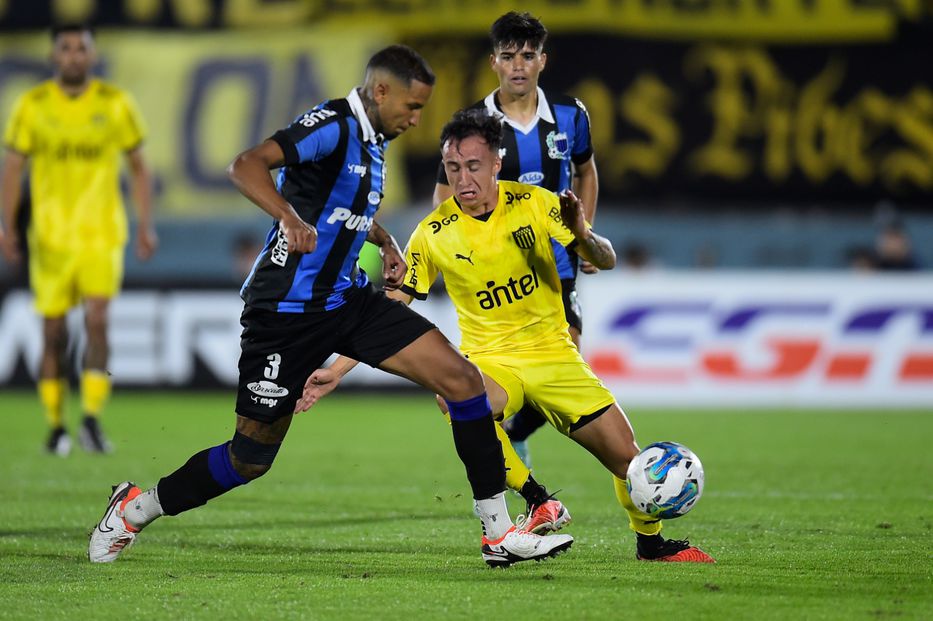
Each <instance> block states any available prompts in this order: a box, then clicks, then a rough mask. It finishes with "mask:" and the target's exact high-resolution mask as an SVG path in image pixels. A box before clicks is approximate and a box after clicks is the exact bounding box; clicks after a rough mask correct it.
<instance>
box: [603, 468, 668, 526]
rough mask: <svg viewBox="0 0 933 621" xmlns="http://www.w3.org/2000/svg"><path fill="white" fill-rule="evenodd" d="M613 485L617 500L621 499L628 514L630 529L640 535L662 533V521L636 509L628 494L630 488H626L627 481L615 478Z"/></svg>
mask: <svg viewBox="0 0 933 621" xmlns="http://www.w3.org/2000/svg"><path fill="white" fill-rule="evenodd" d="M612 483H613V485H614V486H615V490H616V498H618V499H619V504H621V505H622V507H623V508H624V509H625V512H626V513H628V521H629V527H630V528H631V529H632V530H634V531H635V532H636V533H638V534H640V535H657V534H658V533H660V532H661V520H657V519H655V518H653V517H651V516H650V515H648V514H646V513H642V512H641V511H639V510H638V508H637V507H635V503H633V502H632V498H631V496H629V494H628V488H627V487H626V486H625V479H620V478H619V477H617V476H613V477H612Z"/></svg>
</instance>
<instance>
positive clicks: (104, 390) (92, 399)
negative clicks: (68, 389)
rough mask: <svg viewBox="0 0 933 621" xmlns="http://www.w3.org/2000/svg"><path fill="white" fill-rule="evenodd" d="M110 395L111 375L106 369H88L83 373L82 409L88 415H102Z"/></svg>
mask: <svg viewBox="0 0 933 621" xmlns="http://www.w3.org/2000/svg"><path fill="white" fill-rule="evenodd" d="M109 396H110V376H109V375H107V372H106V371H98V370H97V369H88V370H86V371H84V373H82V374H81V409H82V411H83V412H84V414H85V415H86V416H95V417H96V416H100V411H101V410H102V409H104V404H105V403H106V402H107V397H109Z"/></svg>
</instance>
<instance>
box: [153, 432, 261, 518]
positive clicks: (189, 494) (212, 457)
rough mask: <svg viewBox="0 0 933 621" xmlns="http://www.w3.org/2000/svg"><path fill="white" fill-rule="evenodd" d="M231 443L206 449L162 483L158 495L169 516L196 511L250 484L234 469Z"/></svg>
mask: <svg viewBox="0 0 933 621" xmlns="http://www.w3.org/2000/svg"><path fill="white" fill-rule="evenodd" d="M229 446H230V442H224V443H223V444H221V445H219V446H215V447H213V448H209V449H205V450H203V451H201V452H200V453H197V454H195V455H193V456H192V457H191V459H189V460H188V461H187V462H185V465H183V466H182V467H181V468H179V469H178V470H176V471H175V472H173V473H172V474H170V475H168V476H167V477H163V478H162V479H161V480H160V481H159V486H158V494H159V502H160V504H161V505H162V510H163V511H164V512H165V514H166V515H178V514H179V513H182V512H183V511H187V510H189V509H194V508H195V507H200V506H201V505H203V504H205V503H206V502H207V501H208V500H210V499H212V498H216V497H217V496H220V495H221V494H224V493H226V492H228V491H230V490H231V489H233V488H234V487H239V486H240V485H243V484H245V483H248V481H247V480H246V479H244V478H243V477H241V476H240V475H239V474H238V473H237V471H236V470H235V469H234V468H233V463H232V462H231V461H230V450H229Z"/></svg>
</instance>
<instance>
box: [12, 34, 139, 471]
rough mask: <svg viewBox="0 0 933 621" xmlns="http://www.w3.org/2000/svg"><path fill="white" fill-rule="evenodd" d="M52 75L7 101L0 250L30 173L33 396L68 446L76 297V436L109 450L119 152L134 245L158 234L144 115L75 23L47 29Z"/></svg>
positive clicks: (64, 448)
mask: <svg viewBox="0 0 933 621" xmlns="http://www.w3.org/2000/svg"><path fill="white" fill-rule="evenodd" d="M51 60H52V65H53V68H54V75H53V77H52V79H51V80H46V81H44V82H42V83H41V84H39V85H38V86H35V87H34V88H32V89H30V90H28V91H27V92H26V93H24V94H23V95H22V96H21V97H20V98H19V99H18V101H17V102H16V105H15V107H14V109H13V114H12V115H11V117H10V118H9V120H8V122H7V126H6V131H5V132H4V136H3V141H4V145H5V146H6V154H5V157H4V160H3V177H2V204H3V227H2V230H3V233H4V235H2V236H0V242H2V246H3V253H4V255H5V256H6V258H7V260H8V261H10V262H11V263H13V264H14V265H16V264H19V263H20V262H21V261H22V255H21V252H22V248H21V245H20V234H19V232H18V229H17V221H18V212H19V209H20V207H21V195H22V178H23V173H24V172H25V171H26V170H27V163H28V168H29V175H30V180H31V184H30V198H31V207H32V214H31V221H30V224H29V228H28V234H27V240H28V246H29V279H30V284H31V286H32V290H33V293H34V294H35V305H36V310H37V311H38V312H39V314H40V315H41V316H42V319H43V349H42V358H41V362H40V367H39V382H38V390H39V400H40V402H41V403H42V406H43V408H44V409H45V413H46V419H47V420H48V423H49V427H50V433H49V437H48V440H47V442H46V448H47V449H48V451H49V452H51V453H54V454H57V455H61V456H64V455H67V454H68V453H69V452H70V450H71V440H70V439H69V437H68V434H67V433H66V431H65V427H64V420H63V418H64V403H65V395H66V390H67V379H66V369H65V364H64V359H65V348H66V345H67V343H68V334H67V327H66V322H65V320H66V315H67V314H68V311H69V310H70V309H71V308H73V307H75V306H77V305H78V304H80V303H83V305H84V316H85V327H86V332H87V348H86V350H85V355H84V363H83V367H84V368H83V371H82V374H81V407H82V411H83V413H84V419H83V421H82V424H81V428H80V432H79V436H78V437H79V438H80V440H81V444H82V446H83V447H84V448H85V449H86V450H87V451H90V452H95V453H105V452H109V451H110V443H109V442H108V441H107V438H106V437H105V436H104V434H103V432H102V431H101V428H100V424H99V422H98V417H99V415H100V411H101V409H102V408H103V406H104V403H105V402H106V400H107V397H108V396H109V394H110V374H109V373H108V372H107V363H108V359H109V353H110V352H109V343H108V340H107V324H108V312H109V307H110V300H111V299H112V298H113V296H114V295H116V294H117V292H118V290H119V288H120V284H121V282H122V279H123V249H124V245H125V244H126V239H127V237H128V226H127V218H126V212H125V210H124V208H123V201H122V198H121V195H120V188H119V172H120V155H121V154H125V155H126V159H127V162H128V164H129V170H130V177H131V179H132V187H133V190H134V193H133V194H134V198H135V204H136V207H137V209H138V214H139V226H138V228H137V240H136V241H137V254H138V255H139V257H140V258H141V259H143V260H145V259H148V258H149V257H150V256H151V255H152V253H153V251H154V250H155V247H156V244H157V239H156V236H155V232H154V231H153V229H152V221H151V219H150V212H151V210H150V202H151V189H150V182H149V179H150V177H149V169H148V166H147V165H146V162H145V160H144V159H143V154H142V149H141V147H140V145H141V144H142V141H143V137H144V135H145V131H144V129H143V121H142V118H141V116H140V114H139V112H138V111H137V109H136V105H135V103H134V102H133V101H132V100H131V98H130V97H129V96H128V95H127V94H126V93H124V92H123V91H121V90H120V89H118V88H116V87H115V86H112V85H110V84H107V83H105V82H102V81H101V80H98V79H96V78H94V77H92V76H91V68H92V67H93V66H94V64H95V63H96V61H97V54H96V50H95V45H94V36H93V33H92V32H91V30H90V28H88V27H87V26H85V25H65V26H60V27H57V28H55V29H53V31H52V55H51Z"/></svg>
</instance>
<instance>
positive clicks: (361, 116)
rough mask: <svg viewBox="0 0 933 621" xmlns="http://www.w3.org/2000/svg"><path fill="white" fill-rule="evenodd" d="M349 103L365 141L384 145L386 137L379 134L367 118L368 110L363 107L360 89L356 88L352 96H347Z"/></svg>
mask: <svg viewBox="0 0 933 621" xmlns="http://www.w3.org/2000/svg"><path fill="white" fill-rule="evenodd" d="M347 102H348V103H349V104H350V111H351V112H353V116H355V117H356V120H357V122H359V124H360V129H362V130H363V141H364V142H371V143H373V144H382V143H383V142H384V141H385V136H383V135H382V134H377V133H376V130H375V129H373V125H372V123H370V122H369V117H368V116H366V108H364V107H363V100H362V99H360V92H359V90H358V89H355V88H354V89H353V90H351V91H350V94H349V95H347Z"/></svg>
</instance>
